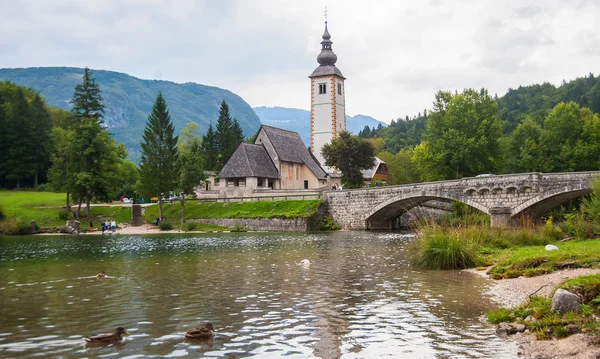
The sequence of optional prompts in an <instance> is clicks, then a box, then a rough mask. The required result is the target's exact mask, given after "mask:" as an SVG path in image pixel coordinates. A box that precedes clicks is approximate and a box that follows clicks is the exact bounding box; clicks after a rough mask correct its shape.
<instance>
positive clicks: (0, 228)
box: [0, 217, 31, 235]
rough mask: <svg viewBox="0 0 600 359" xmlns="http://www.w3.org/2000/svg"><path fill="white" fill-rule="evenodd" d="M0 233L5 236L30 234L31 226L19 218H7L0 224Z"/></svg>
mask: <svg viewBox="0 0 600 359" xmlns="http://www.w3.org/2000/svg"><path fill="white" fill-rule="evenodd" d="M0 233H2V234H6V235H22V234H30V233H31V224H30V223H27V222H25V221H24V220H22V219H21V218H14V217H11V218H7V219H6V220H4V221H2V222H0Z"/></svg>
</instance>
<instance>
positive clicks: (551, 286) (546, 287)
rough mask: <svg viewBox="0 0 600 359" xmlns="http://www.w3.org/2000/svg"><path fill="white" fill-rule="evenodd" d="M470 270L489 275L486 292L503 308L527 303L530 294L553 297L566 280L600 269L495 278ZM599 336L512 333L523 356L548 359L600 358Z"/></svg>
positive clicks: (510, 337)
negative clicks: (544, 336)
mask: <svg viewBox="0 0 600 359" xmlns="http://www.w3.org/2000/svg"><path fill="white" fill-rule="evenodd" d="M465 271H466V272H470V273H474V274H476V275H479V276H482V277H485V278H487V279H488V281H489V286H488V288H487V289H486V291H485V292H484V294H485V295H487V296H488V297H489V298H490V299H491V300H492V301H493V302H494V303H496V304H498V306H499V307H506V308H512V307H516V306H519V305H521V304H524V303H526V302H527V299H528V298H529V296H530V295H532V294H534V293H535V294H536V295H540V296H545V297H550V296H552V295H553V293H554V290H555V289H556V287H557V286H558V285H559V284H560V283H561V282H563V281H564V280H565V279H569V278H574V277H579V276H584V275H590V274H597V273H600V269H591V268H577V269H565V270H561V271H556V272H552V273H548V274H544V275H541V276H536V277H519V278H511V279H501V280H495V279H491V278H490V277H489V275H487V274H486V272H487V268H486V270H476V269H467V270H465ZM594 339H595V336H593V335H586V334H574V335H571V336H569V337H566V338H563V339H560V340H537V339H535V337H534V336H533V335H531V334H527V333H517V334H515V335H512V336H509V337H508V340H514V341H515V343H516V344H517V347H518V348H519V357H521V358H527V359H545V358H575V359H596V358H600V346H598V345H596V344H594Z"/></svg>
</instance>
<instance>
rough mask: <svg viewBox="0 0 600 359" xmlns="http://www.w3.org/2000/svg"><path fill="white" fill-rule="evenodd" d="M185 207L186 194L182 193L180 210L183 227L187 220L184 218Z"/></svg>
mask: <svg viewBox="0 0 600 359" xmlns="http://www.w3.org/2000/svg"><path fill="white" fill-rule="evenodd" d="M184 209H185V196H184V195H183V194H182V195H181V210H180V213H179V214H180V215H181V227H183V224H184V223H185V220H184V219H183V218H184V216H183V211H184Z"/></svg>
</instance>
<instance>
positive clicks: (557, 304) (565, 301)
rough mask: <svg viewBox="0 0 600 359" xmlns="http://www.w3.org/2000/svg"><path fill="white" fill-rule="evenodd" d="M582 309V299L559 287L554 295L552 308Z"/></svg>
mask: <svg viewBox="0 0 600 359" xmlns="http://www.w3.org/2000/svg"><path fill="white" fill-rule="evenodd" d="M579 309H581V299H580V298H579V296H577V295H576V294H573V293H571V292H569V291H566V290H564V289H557V290H556V292H555V293H554V296H553V297H552V310H553V311H558V312H561V313H563V312H568V311H573V312H578V311H579Z"/></svg>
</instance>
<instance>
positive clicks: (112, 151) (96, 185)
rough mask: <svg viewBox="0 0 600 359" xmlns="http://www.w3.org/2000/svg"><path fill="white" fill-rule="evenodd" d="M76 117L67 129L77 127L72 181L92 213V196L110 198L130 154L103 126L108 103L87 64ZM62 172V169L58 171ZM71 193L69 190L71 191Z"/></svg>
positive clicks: (77, 94)
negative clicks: (117, 168) (119, 168)
mask: <svg viewBox="0 0 600 359" xmlns="http://www.w3.org/2000/svg"><path fill="white" fill-rule="evenodd" d="M71 103H72V104H73V107H72V108H71V115H72V116H73V119H72V121H70V123H69V124H68V128H67V130H69V131H73V134H72V137H71V138H72V143H71V144H70V146H69V149H70V150H71V153H70V154H69V157H70V160H69V172H68V173H69V177H70V179H69V181H68V182H67V183H68V185H69V187H70V190H71V192H72V193H73V196H74V197H75V199H77V200H78V201H79V205H78V208H77V216H79V215H80V212H81V205H82V203H83V201H84V200H85V202H86V215H87V216H88V217H89V216H90V215H91V209H90V202H91V201H92V199H94V198H95V199H99V200H106V199H108V198H109V197H110V191H111V188H114V186H115V185H116V177H115V175H114V174H115V167H114V166H118V165H120V161H122V160H123V158H124V157H125V156H126V152H125V151H124V148H122V147H120V146H117V145H116V143H115V141H114V139H112V137H111V136H110V134H109V133H108V132H107V131H106V129H104V128H102V126H101V123H102V117H103V114H104V105H103V104H102V96H101V93H100V87H99V85H98V84H97V83H96V80H95V78H94V77H93V76H92V72H91V71H90V70H89V69H88V68H87V67H86V68H85V70H84V73H83V78H82V82H81V83H80V84H78V85H77V86H75V90H74V92H73V98H72V100H71ZM55 172H60V171H55ZM67 195H68V191H67Z"/></svg>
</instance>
